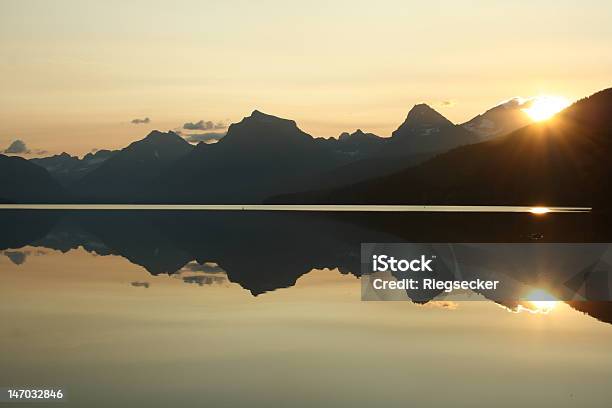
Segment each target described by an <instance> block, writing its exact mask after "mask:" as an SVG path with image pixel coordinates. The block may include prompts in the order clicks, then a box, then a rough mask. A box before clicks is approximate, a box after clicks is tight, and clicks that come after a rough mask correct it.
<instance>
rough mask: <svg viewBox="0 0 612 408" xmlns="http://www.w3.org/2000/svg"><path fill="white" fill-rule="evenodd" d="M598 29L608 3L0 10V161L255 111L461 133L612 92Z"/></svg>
mask: <svg viewBox="0 0 612 408" xmlns="http://www.w3.org/2000/svg"><path fill="white" fill-rule="evenodd" d="M610 21H612V2H610V1H607V0H602V1H595V0H582V1H579V2H578V1H575V0H572V1H566V0H555V1H548V0H531V1H522V0H516V1H512V2H506V1H495V2H494V1H488V0H482V1H479V0H472V1H467V0H450V1H423V0H420V1H408V0H398V1H386V0H379V1H376V2H373V1H358V0H352V1H333V0H326V1H318V0H310V1H307V2H306V1H302V2H295V1H288V0H286V1H265V0H262V1H257V2H253V1H231V0H223V1H203V0H198V1H183V0H175V1H172V2H170V1H154V0H148V1H125V0H124V1H113V0H106V1H68V0H63V1H62V0H57V1H53V2H49V1H42V0H41V1H31V0H18V1H13V0H0V56H1V58H0V90H1V91H0V150H1V149H5V148H7V147H8V146H9V145H10V144H11V143H12V142H13V141H14V140H17V139H19V140H22V141H24V142H25V143H26V144H27V147H28V149H29V150H30V154H39V155H40V154H51V153H60V152H62V151H67V152H69V153H71V154H79V155H83V154H85V153H87V152H89V151H91V150H92V149H101V148H112V149H115V148H121V147H124V146H125V145H127V144H128V143H130V142H132V141H134V140H138V139H141V138H142V137H144V136H145V135H146V134H147V133H148V132H149V131H151V130H153V129H159V130H169V129H180V128H181V127H182V126H183V124H184V123H187V122H191V123H197V122H198V121H200V120H204V121H205V122H206V121H212V122H213V123H214V124H227V123H231V122H237V121H239V120H241V119H242V118H243V117H244V116H248V115H249V114H250V112H252V111H253V110H254V109H258V110H261V111H263V112H266V113H269V114H273V115H276V116H280V117H284V118H290V119H293V120H295V121H296V122H297V124H298V126H299V127H300V128H301V129H303V130H304V131H306V132H308V133H310V134H312V135H313V136H326V137H327V136H338V135H339V134H340V133H341V132H344V131H353V130H355V129H357V128H361V129H363V130H364V131H369V132H373V133H376V134H379V135H381V136H387V135H390V133H391V132H392V131H393V130H395V129H396V128H397V127H398V126H399V124H400V123H401V122H402V121H403V120H404V119H405V117H406V115H407V113H408V111H409V110H410V108H411V107H412V106H413V105H414V104H416V103H421V102H425V103H428V104H430V105H431V106H432V107H434V108H435V109H436V110H438V111H439V112H441V113H442V114H444V115H445V116H447V117H448V118H449V119H450V120H452V121H453V122H455V123H461V122H465V121H467V120H469V119H470V118H471V117H473V116H475V115H477V114H479V113H482V112H484V111H485V110H486V109H489V108H491V107H492V106H494V105H496V104H498V103H499V102H501V101H503V100H506V99H509V98H511V97H514V96H523V97H530V96H535V95H542V94H552V95H562V96H565V97H567V98H568V99H570V100H576V99H579V98H581V97H584V96H588V95H590V94H592V93H594V92H596V91H598V90H601V89H604V88H607V87H610V86H611V85H612V24H609V22H610ZM145 118H149V121H148V122H147V121H145V120H144V119H145ZM134 119H141V122H147V123H132V121H133V120H134ZM216 131H219V130H216Z"/></svg>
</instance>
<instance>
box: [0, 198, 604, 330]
mask: <svg viewBox="0 0 612 408" xmlns="http://www.w3.org/2000/svg"><path fill="white" fill-rule="evenodd" d="M0 221H1V224H2V225H3V228H2V230H1V231H0V250H4V251H3V253H4V255H6V256H7V257H8V258H9V259H10V260H11V262H13V263H15V264H20V263H24V262H27V260H26V257H27V255H28V253H26V252H23V251H19V249H20V248H23V247H25V246H29V247H35V248H41V249H42V248H47V249H53V250H58V251H61V252H67V251H69V250H72V249H77V248H79V247H82V248H83V249H85V250H86V251H88V252H90V253H94V254H97V255H101V256H105V255H118V256H121V257H123V258H125V259H127V260H129V261H130V262H131V263H134V264H137V265H140V266H142V267H143V268H145V269H146V270H147V271H148V272H149V273H150V274H152V275H159V274H168V275H172V274H181V273H182V272H186V271H187V272H195V273H197V274H191V275H189V276H183V274H181V279H182V280H183V281H184V282H185V283H188V284H195V285H200V286H203V285H210V284H220V283H222V282H223V281H224V280H225V279H227V280H229V281H230V282H234V283H237V284H239V285H240V286H241V287H243V288H244V289H246V290H248V291H250V292H251V293H252V294H253V295H255V296H257V295H260V294H262V293H265V292H268V291H273V290H276V289H279V288H286V287H291V286H293V285H295V283H296V281H297V279H298V278H300V277H301V276H302V275H305V274H307V273H308V272H310V271H311V270H315V269H338V270H339V271H340V272H342V273H345V274H353V275H355V276H360V245H361V243H365V242H380V243H385V242H389V243H392V242H430V243H435V242H489V243H494V242H533V241H534V240H535V238H534V236H536V237H537V240H538V242H610V235H612V234H611V233H610V232H609V231H611V230H612V229H611V228H609V226H610V221H609V219H608V218H607V216H605V215H597V214H589V213H568V214H546V215H545V216H538V215H533V214H529V213H513V214H504V213H501V214H495V213H490V214H487V213H366V212H356V213H310V212H300V213H293V212H249V211H241V212H231V211H227V212H224V211H214V212H209V211H195V212H194V211H163V212H155V211H121V210H114V211H42V210H40V211H28V210H4V211H0ZM132 286H135V287H144V288H146V287H148V283H147V282H146V281H145V280H142V282H141V281H135V282H132ZM439 294H440V293H439V292H435V293H431V294H427V298H426V299H419V302H420V303H423V302H425V303H426V302H427V301H430V300H433V299H435V297H436V296H437V295H439ZM496 302H498V303H502V304H504V305H505V306H507V307H510V308H512V309H516V308H517V307H518V306H519V304H518V302H516V301H507V302H500V301H499V300H496ZM568 303H569V304H570V305H571V306H572V307H574V308H576V309H578V310H581V311H584V312H586V313H588V314H590V315H592V316H594V317H596V318H598V319H600V320H602V321H605V322H612V307H611V306H610V305H611V304H612V303H610V302H579V301H573V302H568Z"/></svg>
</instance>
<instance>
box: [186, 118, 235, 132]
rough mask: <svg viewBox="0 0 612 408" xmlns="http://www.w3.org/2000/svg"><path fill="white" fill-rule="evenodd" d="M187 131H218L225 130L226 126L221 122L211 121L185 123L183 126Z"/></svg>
mask: <svg viewBox="0 0 612 408" xmlns="http://www.w3.org/2000/svg"><path fill="white" fill-rule="evenodd" d="M183 129H187V130H219V129H227V124H226V123H223V122H217V123H214V122H213V121H212V120H206V121H205V120H203V119H202V120H199V121H197V122H195V123H194V122H187V123H185V124H184V125H183Z"/></svg>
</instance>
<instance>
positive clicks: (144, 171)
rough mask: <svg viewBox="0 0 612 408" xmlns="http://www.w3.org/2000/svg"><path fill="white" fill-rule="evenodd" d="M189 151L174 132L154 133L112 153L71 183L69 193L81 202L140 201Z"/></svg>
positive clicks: (190, 148)
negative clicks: (160, 177)
mask: <svg viewBox="0 0 612 408" xmlns="http://www.w3.org/2000/svg"><path fill="white" fill-rule="evenodd" d="M192 150H193V146H191V145H190V144H189V143H188V142H186V141H185V140H184V139H183V138H181V137H180V136H179V135H177V134H176V133H174V132H168V133H162V132H159V131H153V132H151V133H149V135H147V137H145V138H144V139H142V140H139V141H137V142H134V143H132V144H130V145H129V146H128V147H126V148H124V149H122V150H120V151H119V152H116V153H114V154H113V155H112V157H110V158H108V159H107V160H105V161H104V162H103V163H102V164H100V165H99V167H98V168H96V169H95V170H93V171H91V172H90V173H88V174H87V175H85V176H84V177H83V178H81V179H79V180H77V181H76V182H74V183H73V184H72V185H71V187H70V189H71V191H72V192H73V193H74V195H75V196H76V197H79V199H80V200H81V201H89V202H124V203H128V202H138V201H142V200H143V199H144V198H145V197H146V196H147V195H148V194H149V190H150V189H151V188H152V187H153V186H152V183H153V182H154V180H156V178H157V177H159V175H160V174H161V173H162V172H163V171H164V170H166V168H167V167H168V166H169V165H170V164H172V163H173V162H175V161H176V160H177V159H179V158H182V157H185V156H186V155H187V154H188V153H189V152H191V151H192Z"/></svg>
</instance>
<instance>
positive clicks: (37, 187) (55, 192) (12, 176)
mask: <svg viewBox="0 0 612 408" xmlns="http://www.w3.org/2000/svg"><path fill="white" fill-rule="evenodd" d="M66 199H67V196H66V192H65V191H64V189H63V188H62V186H61V185H60V184H59V183H58V182H57V181H55V180H54V179H53V178H52V177H51V175H50V174H49V173H48V172H47V171H46V170H45V169H43V168H42V167H39V166H37V165H35V164H33V163H30V162H29V161H28V160H26V159H24V158H21V157H16V156H5V155H3V154H0V202H4V203H56V202H61V201H65V200H66Z"/></svg>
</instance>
